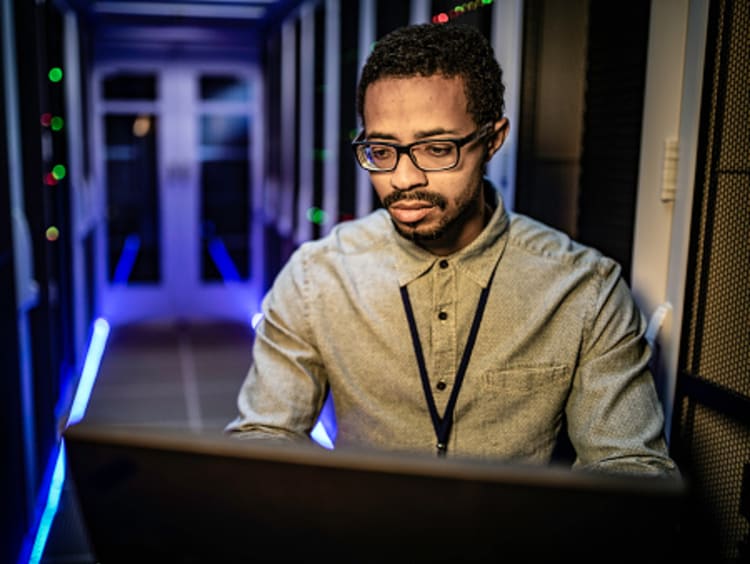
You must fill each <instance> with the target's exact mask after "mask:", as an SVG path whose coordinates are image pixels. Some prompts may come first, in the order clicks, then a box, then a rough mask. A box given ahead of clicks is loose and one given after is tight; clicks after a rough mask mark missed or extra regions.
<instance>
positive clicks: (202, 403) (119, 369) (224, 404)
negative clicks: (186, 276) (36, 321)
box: [41, 323, 253, 564]
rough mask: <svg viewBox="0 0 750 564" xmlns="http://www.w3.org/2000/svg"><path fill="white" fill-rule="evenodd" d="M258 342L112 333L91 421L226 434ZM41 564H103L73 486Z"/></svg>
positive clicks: (228, 328)
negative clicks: (91, 543)
mask: <svg viewBox="0 0 750 564" xmlns="http://www.w3.org/2000/svg"><path fill="white" fill-rule="evenodd" d="M252 337H253V335H252V330H251V328H250V327H249V326H247V325H240V324H232V323H212V324H203V325H173V324H169V325H168V324H161V325H149V326H145V325H141V326H126V327H116V328H113V329H112V330H111V333H110V336H109V339H108V342H107V347H106V349H105V352H104V355H103V357H102V363H101V367H100V370H99V376H98V378H97V380H96V384H95V386H94V389H93V391H92V394H91V399H90V400H89V404H88V409H87V411H86V415H85V421H86V422H87V423H88V424H90V423H95V424H101V425H147V426H151V427H153V426H159V427H170V428H178V429H188V430H190V431H208V432H211V431H216V432H217V433H221V432H222V430H223V428H224V426H225V425H226V424H227V423H228V422H229V420H230V419H231V418H232V417H234V415H235V413H236V408H235V400H236V397H237V392H238V390H239V387H240V385H241V383H242V380H243V378H244V376H245V373H246V371H247V368H248V365H249V362H250V347H251V344H252ZM41 562H42V563H44V564H90V563H94V562H96V560H95V558H94V556H93V554H92V552H91V550H90V546H89V543H88V540H87V535H86V529H85V525H84V523H83V522H82V519H81V517H80V514H79V511H78V505H77V502H76V496H75V491H74V488H73V486H72V484H71V481H70V480H66V482H65V485H64V488H63V493H62V497H61V499H60V506H59V509H58V512H57V515H56V516H55V519H54V521H53V523H52V528H51V530H50V535H49V539H48V541H47V545H46V548H45V551H44V554H43V556H42V560H41Z"/></svg>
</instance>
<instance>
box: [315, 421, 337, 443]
mask: <svg viewBox="0 0 750 564" xmlns="http://www.w3.org/2000/svg"><path fill="white" fill-rule="evenodd" d="M310 437H312V439H313V440H314V441H315V442H316V443H318V444H319V445H320V446H322V447H325V448H327V449H333V442H331V439H330V437H329V436H328V433H327V432H326V428H325V427H324V426H323V423H322V422H320V421H318V422H317V423H316V424H315V427H313V430H312V431H311V432H310Z"/></svg>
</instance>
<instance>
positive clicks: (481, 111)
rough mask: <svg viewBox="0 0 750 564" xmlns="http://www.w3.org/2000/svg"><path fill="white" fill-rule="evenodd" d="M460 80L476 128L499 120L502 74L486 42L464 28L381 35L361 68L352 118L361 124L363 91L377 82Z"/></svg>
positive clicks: (414, 28)
mask: <svg viewBox="0 0 750 564" xmlns="http://www.w3.org/2000/svg"><path fill="white" fill-rule="evenodd" d="M433 75H443V76H445V77H448V78H452V77H455V76H460V77H461V78H463V80H464V88H465V93H466V99H467V101H468V103H467V111H468V113H469V114H470V115H471V116H472V118H473V119H474V122H475V123H476V124H477V125H482V124H484V123H488V122H493V121H496V120H499V119H501V118H502V117H503V112H504V101H503V95H504V93H505V86H504V85H503V71H502V69H501V68H500V64H499V63H498V62H497V60H496V59H495V53H494V51H493V49H492V46H491V45H490V43H489V41H487V39H486V38H485V36H484V35H483V34H482V33H481V32H480V31H479V29H477V28H476V27H473V26H469V25H465V24H454V23H448V24H419V25H411V26H407V27H402V28H399V29H397V30H395V31H392V32H391V33H389V34H387V35H385V36H384V37H383V38H382V39H380V40H379V41H378V42H377V43H376V44H375V47H374V48H373V50H372V52H371V53H370V56H369V57H368V58H367V61H366V63H365V65H364V67H363V68H362V73H361V76H360V79H359V85H358V87H357V112H358V113H359V116H360V118H361V119H362V122H363V123H364V106H365V93H366V91H367V87H368V86H370V85H371V84H372V83H373V82H375V81H376V80H378V79H381V78H407V77H410V76H433Z"/></svg>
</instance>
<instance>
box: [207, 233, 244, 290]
mask: <svg viewBox="0 0 750 564" xmlns="http://www.w3.org/2000/svg"><path fill="white" fill-rule="evenodd" d="M208 252H209V253H210V254H211V258H212V259H213V261H214V264H215V265H216V268H218V269H219V272H220V273H221V277H222V278H223V279H224V282H239V281H240V273H239V271H238V270H237V267H236V266H235V265H234V261H233V260H232V257H231V256H229V251H227V248H226V246H225V245H224V241H222V240H221V238H219V237H214V238H213V239H211V241H210V242H209V243H208Z"/></svg>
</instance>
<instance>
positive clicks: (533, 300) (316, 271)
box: [227, 199, 676, 474]
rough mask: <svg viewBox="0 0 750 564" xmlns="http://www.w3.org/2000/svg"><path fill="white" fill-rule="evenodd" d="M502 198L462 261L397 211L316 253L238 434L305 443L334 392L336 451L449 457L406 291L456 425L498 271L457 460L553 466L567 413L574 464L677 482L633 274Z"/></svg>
mask: <svg viewBox="0 0 750 564" xmlns="http://www.w3.org/2000/svg"><path fill="white" fill-rule="evenodd" d="M497 203H498V205H497V207H496V209H495V212H494V214H493V216H492V218H491V220H490V222H489V223H488V225H487V226H486V227H485V229H484V230H483V231H482V233H481V234H480V235H479V237H478V238H477V239H475V240H474V241H473V242H472V243H471V244H470V245H469V246H467V247H465V248H463V249H461V250H460V251H458V252H457V253H455V254H453V255H450V256H447V257H438V256H435V255H433V254H431V253H429V252H427V251H426V250H424V249H422V248H421V247H419V246H417V245H415V244H414V243H412V242H410V241H408V240H406V239H404V238H403V237H401V236H400V235H398V234H397V233H396V231H395V229H394V227H393V225H392V223H391V221H390V218H389V216H388V214H387V212H386V211H384V210H378V211H375V212H373V213H372V214H370V215H369V216H367V217H365V218H363V219H360V220H355V221H350V222H346V223H343V224H341V225H338V226H337V227H335V228H334V229H333V230H332V232H331V234H330V235H328V236H326V237H324V238H322V239H320V240H317V241H311V242H308V243H305V244H303V245H301V246H300V248H299V249H298V250H297V251H296V252H295V253H294V255H293V256H292V257H291V259H290V260H289V261H288V263H287V264H286V265H285V267H284V268H283V270H282V271H281V272H280V274H279V276H278V277H277V279H276V281H275V283H274V285H273V287H272V288H271V290H270V292H269V293H268V295H267V296H266V298H265V299H264V302H263V315H264V317H263V320H262V321H261V323H260V324H259V325H258V326H257V329H256V339H255V343H254V348H253V363H252V365H251V367H250V370H249V373H248V375H247V377H246V379H245V382H244V384H243V386H242V389H241V391H240V394H239V399H238V406H239V412H240V415H239V417H238V418H237V419H236V420H235V421H233V422H232V423H230V425H229V426H228V427H227V431H229V432H232V433H236V434H238V435H240V436H243V437H269V436H277V437H306V436H307V435H308V433H309V432H310V430H311V429H312V427H313V425H314V424H315V422H316V419H317V417H318V414H319V412H320V409H321V406H322V404H323V402H324V400H325V395H326V390H327V388H328V387H330V390H331V392H332V394H333V399H334V402H335V413H336V420H337V423H338V433H337V439H336V448H340V447H345V446H346V445H357V446H360V447H361V446H366V447H376V448H385V449H389V450H404V451H411V452H435V443H436V436H435V431H434V429H433V424H432V420H431V418H430V414H429V411H428V408H427V403H426V400H425V393H424V390H423V388H422V383H421V381H420V376H419V370H418V366H417V362H416V360H415V352H414V348H413V346H412V340H411V337H410V333H409V326H408V323H407V318H406V315H405V312H404V307H403V304H402V301H401V296H400V290H399V288H400V287H401V286H404V285H405V286H406V287H407V288H408V292H409V296H410V299H411V303H412V305H413V309H414V315H415V318H416V324H417V328H418V330H419V335H420V337H421V344H422V347H423V350H424V356H425V359H426V367H427V372H428V374H429V378H430V387H431V390H432V394H433V396H434V398H435V403H436V405H437V408H438V412H439V414H441V415H442V414H443V411H444V409H445V405H446V403H447V401H448V397H449V395H450V393H451V390H452V387H453V384H454V379H455V374H456V370H457V368H458V364H459V362H460V360H461V355H462V353H463V350H464V346H465V344H466V341H467V337H468V333H469V329H470V326H471V322H472V319H473V317H474V313H475V310H476V307H477V302H478V299H479V295H480V292H481V290H482V288H484V287H485V286H486V285H487V284H488V283H489V282H490V279H491V274H492V272H493V270H495V275H494V278H492V287H491V288H490V293H489V299H488V301H487V305H486V309H485V312H484V317H483V319H482V323H481V326H480V328H479V333H478V336H477V339H476V344H475V346H474V351H473V354H472V356H471V360H470V362H469V365H468V370H467V372H466V376H465V378H464V381H463V385H462V387H461V390H460V394H459V396H458V401H457V403H456V407H455V411H454V414H453V418H454V419H453V427H452V431H451V434H450V440H449V443H448V453H449V455H459V456H479V457H498V458H501V459H504V460H506V461H518V462H523V463H539V464H546V463H549V462H550V460H551V456H552V453H553V449H554V447H555V442H556V437H557V436H558V432H559V431H560V428H561V425H562V423H563V416H565V420H566V421H567V429H568V434H569V437H570V440H571V442H572V444H573V446H574V448H575V451H576V460H575V464H574V466H576V467H587V468H595V469H602V470H613V471H624V472H643V473H657V474H659V473H672V472H676V467H675V465H674V463H673V461H672V460H671V459H670V458H669V457H668V455H667V448H666V445H665V441H664V438H663V415H662V411H661V405H660V403H659V401H658V398H657V395H656V392H655V388H654V384H653V379H652V376H651V374H650V372H649V371H648V367H647V363H648V359H649V354H650V353H649V348H648V345H647V343H646V342H645V340H644V331H645V323H644V319H643V316H642V314H641V312H640V311H639V310H638V308H637V307H636V305H635V303H634V301H633V299H632V297H631V294H630V292H629V289H628V288H627V286H626V284H625V282H624V281H623V280H622V278H621V275H620V268H619V267H618V265H617V264H616V263H615V262H614V261H612V260H610V259H608V258H606V257H604V256H602V255H601V254H600V253H599V252H597V251H595V250H593V249H591V248H588V247H585V246H582V245H580V244H578V243H576V242H574V241H571V240H570V239H569V238H568V237H567V236H566V235H564V234H563V233H561V232H558V231H555V230H553V229H551V228H549V227H547V226H544V225H542V224H540V223H538V222H535V221H533V220H531V219H529V218H527V217H524V216H522V215H518V214H514V213H508V212H507V211H506V210H505V209H504V207H503V205H502V201H500V200H499V199H498V202H497Z"/></svg>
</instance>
